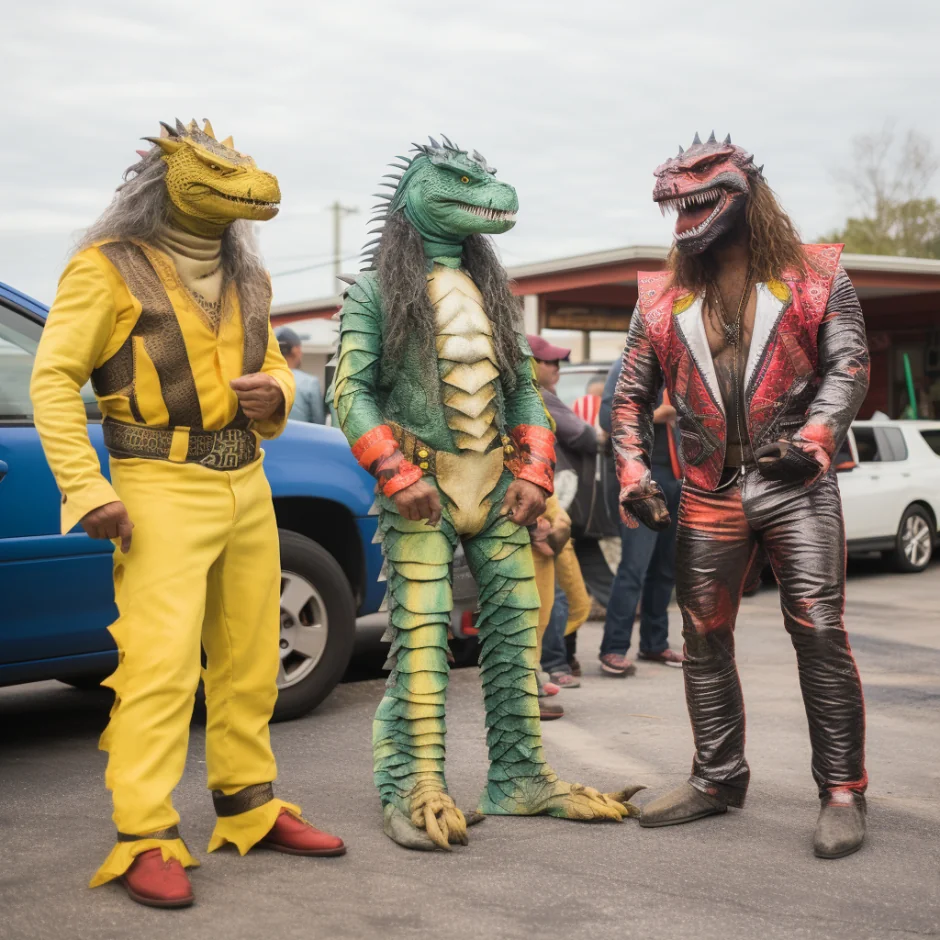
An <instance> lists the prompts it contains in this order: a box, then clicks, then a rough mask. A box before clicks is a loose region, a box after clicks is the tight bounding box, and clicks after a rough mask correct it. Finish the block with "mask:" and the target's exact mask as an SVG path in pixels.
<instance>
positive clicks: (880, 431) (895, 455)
mask: <svg viewBox="0 0 940 940" xmlns="http://www.w3.org/2000/svg"><path fill="white" fill-rule="evenodd" d="M875 437H876V438H880V440H879V441H878V446H879V447H880V448H881V450H884V451H888V452H889V453H890V454H891V456H890V457H888V456H885V457H883V458H882V459H883V460H907V444H906V443H905V441H904V435H903V434H902V433H901V429H900V428H876V429H875Z"/></svg>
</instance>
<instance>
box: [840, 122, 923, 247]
mask: <svg viewBox="0 0 940 940" xmlns="http://www.w3.org/2000/svg"><path fill="white" fill-rule="evenodd" d="M852 144H853V156H854V165H853V167H852V169H851V170H850V172H849V175H848V179H847V182H848V185H849V186H850V187H851V190H852V192H853V194H854V202H855V205H856V206H857V209H858V211H859V215H858V216H851V217H850V218H849V219H848V220H847V221H846V224H845V226H844V228H842V229H841V230H838V231H835V232H831V233H829V234H828V235H826V236H824V238H826V239H827V240H831V241H844V242H845V245H846V249H847V250H849V251H854V252H859V253H861V254H877V255H907V256H912V257H922V258H924V257H927V258H938V257H940V203H938V201H937V199H936V198H934V197H933V196H932V195H931V192H932V185H933V180H934V177H935V176H936V174H937V170H938V169H940V156H938V154H937V152H936V151H935V149H934V147H933V144H932V143H931V141H930V139H929V138H927V137H925V136H924V135H923V134H919V133H917V131H914V130H909V131H908V132H907V134H905V135H904V137H903V138H900V137H899V135H898V134H897V133H896V131H895V128H894V126H893V125H892V124H890V123H889V124H886V125H885V126H884V127H883V128H882V129H881V131H879V132H878V133H876V134H862V135H860V136H858V137H856V138H855V139H854V140H853V142H852ZM842 178H843V179H845V177H844V176H843V177H842Z"/></svg>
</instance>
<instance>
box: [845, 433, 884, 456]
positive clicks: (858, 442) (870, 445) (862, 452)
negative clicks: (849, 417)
mask: <svg viewBox="0 0 940 940" xmlns="http://www.w3.org/2000/svg"><path fill="white" fill-rule="evenodd" d="M852 433H853V434H854V435H855V447H856V449H857V450H858V462H859V463H871V462H872V461H877V460H881V459H882V458H881V455H880V454H879V453H878V444H877V443H876V441H875V429H874V428H852Z"/></svg>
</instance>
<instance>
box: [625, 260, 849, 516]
mask: <svg viewBox="0 0 940 940" xmlns="http://www.w3.org/2000/svg"><path fill="white" fill-rule="evenodd" d="M804 249H805V251H806V254H807V256H808V258H809V261H810V265H809V266H808V267H807V271H806V272H805V273H804V272H797V271H785V272H784V273H783V275H782V276H781V278H780V280H779V281H769V282H767V283H760V284H758V285H757V292H758V294H757V309H756V312H755V316H754V329H753V334H752V337H751V346H750V350H749V353H748V359H747V364H746V368H745V373H744V383H745V388H744V400H745V409H746V421H747V432H748V436H749V438H750V445H751V447H752V448H753V449H755V450H756V449H757V448H759V447H761V446H762V445H764V444H767V443H771V442H773V441H777V440H781V439H783V440H788V441H791V442H793V443H794V444H795V445H796V446H799V447H800V448H802V449H803V450H804V451H805V452H806V453H807V454H809V455H810V456H812V457H813V458H814V459H815V460H816V461H817V462H818V463H819V465H820V473H824V472H825V471H827V470H828V469H829V464H830V462H831V459H832V457H833V455H834V454H835V452H836V451H837V450H838V447H839V445H840V444H841V442H842V440H843V439H844V437H845V435H846V432H847V431H848V428H849V425H850V424H851V422H852V421H853V419H854V418H855V415H856V413H857V412H858V409H859V407H860V406H861V403H862V401H863V400H864V398H865V394H866V392H867V390H868V345H867V342H866V338H865V324H864V320H863V317H862V310H861V307H860V305H859V302H858V297H857V296H856V294H855V289H854V288H853V287H852V282H851V281H850V280H849V278H848V275H846V273H845V271H844V270H843V269H842V268H841V267H840V266H839V257H840V255H841V253H842V246H841V245H806V246H804ZM671 278H672V276H671V274H670V273H669V272H655V273H649V274H647V273H641V274H640V275H639V278H638V285H639V302H638V303H637V308H636V311H635V313H634V316H633V320H632V322H631V324H630V332H629V334H628V335H627V344H626V348H625V350H624V354H623V367H622V369H621V373H620V379H619V381H618V383H617V390H616V392H615V394H614V402H613V408H612V413H611V428H612V433H611V439H612V442H613V447H614V453H615V455H616V458H617V473H618V477H619V479H620V487H621V502H622V503H629V501H630V500H632V499H638V498H642V497H644V496H646V495H649V493H650V480H651V477H650V469H649V467H650V460H649V454H650V448H651V446H652V439H653V421H652V414H653V408H654V405H655V402H656V398H657V395H658V392H659V389H660V387H661V386H662V384H663V381H665V384H666V387H667V389H668V390H669V395H670V397H671V399H672V403H673V405H674V406H675V408H676V411H677V413H678V419H677V422H678V430H679V435H680V456H681V458H682V464H683V468H684V477H685V479H686V480H688V481H689V482H690V483H691V484H692V485H693V486H696V487H698V488H699V489H703V490H714V489H715V487H716V486H717V485H718V482H719V480H720V478H721V474H722V470H723V469H724V464H725V447H726V443H727V424H726V420H725V411H724V405H723V402H722V399H721V393H720V390H719V387H718V380H717V375H716V373H715V368H714V364H713V362H712V357H711V352H710V350H709V347H708V339H707V336H706V333H705V324H704V321H703V319H702V297H701V296H695V295H693V294H690V293H689V292H688V291H685V290H683V289H681V288H677V287H675V286H673V285H672V284H671Z"/></svg>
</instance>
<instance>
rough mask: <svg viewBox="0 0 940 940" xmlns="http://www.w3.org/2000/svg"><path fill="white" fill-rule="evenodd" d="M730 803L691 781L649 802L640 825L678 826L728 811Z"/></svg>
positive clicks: (650, 826) (644, 808) (641, 817)
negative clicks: (697, 787) (698, 788)
mask: <svg viewBox="0 0 940 940" xmlns="http://www.w3.org/2000/svg"><path fill="white" fill-rule="evenodd" d="M727 812H728V805H727V804H726V803H725V802H724V801H723V800H721V799H719V798H718V797H715V796H708V795H707V794H705V793H702V791H701V790H697V789H696V788H695V787H693V786H692V784H691V783H688V782H686V783H683V784H682V785H681V786H678V787H676V788H675V789H674V790H670V791H669V792H668V793H667V794H666V795H665V796H661V797H659V799H656V800H653V802H652V803H647V804H646V806H644V807H643V813H642V815H641V816H640V825H641V826H643V827H644V828H645V829H655V828H657V827H659V826H678V825H679V824H680V823H687V822H692V820H693V819H702V818H703V817H704V816H717V815H719V814H720V813H727Z"/></svg>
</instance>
